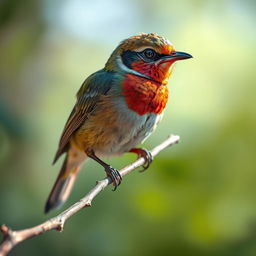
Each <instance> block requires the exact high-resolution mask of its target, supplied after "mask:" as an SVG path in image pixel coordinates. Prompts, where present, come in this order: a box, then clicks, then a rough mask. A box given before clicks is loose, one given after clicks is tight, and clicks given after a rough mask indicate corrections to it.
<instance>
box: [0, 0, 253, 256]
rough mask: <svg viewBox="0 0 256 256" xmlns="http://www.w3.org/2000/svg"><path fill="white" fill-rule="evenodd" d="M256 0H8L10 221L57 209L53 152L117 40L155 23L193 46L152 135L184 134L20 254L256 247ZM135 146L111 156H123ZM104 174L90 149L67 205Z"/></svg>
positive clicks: (5, 60)
mask: <svg viewBox="0 0 256 256" xmlns="http://www.w3.org/2000/svg"><path fill="white" fill-rule="evenodd" d="M255 13H256V2H255V1H253V0H251V1H246V0H245V1H242V0H241V1H238V0H237V1H236V0H234V1H232V0H230V1H228V0H223V1H222V0H216V1H213V0H208V1H207V0H205V1H203V0H193V1H191V0H190V1H189V0H182V1H167V0H166V1H164V0H148V1H146V0H144V1H143V0H141V1H135V0H131V1H128V0H127V1H124V0H123V1H122V0H121V1H118V0H109V1H103V0H94V1H82V0H65V1H57V0H56V1H50V0H41V1H40V0H23V1H19V0H12V1H10V0H6V1H1V2H0V171H1V173H0V223H5V224H7V225H9V226H11V227H12V228H14V229H22V228H26V227H30V226H33V225H36V224H38V223H40V222H42V221H44V220H45V219H46V218H48V217H51V216H54V215H55V214H57V212H60V211H55V212H52V213H50V214H49V215H48V216H45V215H44V214H43V206H44V203H45V200H46V198H47V196H48V193H49V192H50V189H51V187H52V185H53V182H54V181H55V178H56V176H57V173H58V171H59V168H60V165H61V162H62V159H63V158H62V159H61V160H60V161H59V162H58V163H57V164H56V165H55V166H52V165H51V162H52V159H53V156H54V154H55V150H56V148H57V144H58V140H59V136H60V133H61V131H62V128H63V126H64V123H65V121H66V119H67V117H68V115H69V112H70V110H71V108H72V107H73V105H74V103H75V93H76V92H77V90H78V89H79V87H80V85H81V84H82V82H83V80H84V79H85V78H86V77H87V76H88V75H89V74H91V73H92V72H94V71H96V70H98V69H100V68H102V67H103V65H104V64H105V62H106V60H107V58H108V56H109V55H110V53H111V52H112V50H113V49H114V48H115V47H116V45H117V44H118V42H120V41H121V40H123V39H125V38H127V37H129V36H131V35H134V34H138V33H139V32H157V33H159V34H160V35H163V36H165V37H166V38H168V39H169V40H170V41H171V42H173V44H174V45H175V47H176V49H177V50H179V51H186V52H188V53H190V54H192V55H193V56H194V58H193V59H190V60H187V61H180V62H179V63H177V64H176V66H175V70H174V73H173V76H172V78H171V81H170V83H169V89H170V100H169V102H168V106H167V110H166V112H165V116H164V119H163V121H162V123H161V124H160V125H159V127H158V129H157V131H156V132H155V133H154V134H153V135H152V136H151V137H150V138H149V139H148V140H147V142H146V143H145V146H146V147H147V148H152V147H153V146H155V145H157V144H158V143H159V142H161V141H162V140H164V139H165V138H166V137H167V136H168V134H170V133H174V134H179V135H180V136H181V143H180V144H179V145H175V146H174V147H172V148H169V149H167V150H165V151H164V152H163V153H161V154H160V155H159V156H157V157H156V159H155V161H154V163H153V164H152V166H151V168H150V169H149V170H148V171H147V172H146V173H143V174H139V173H138V172H134V173H132V174H131V175H129V176H127V177H125V179H124V181H123V184H122V186H120V187H119V189H118V190H117V192H115V193H114V192H112V191H111V189H110V188H107V189H106V190H105V191H104V192H103V193H101V194H100V195H99V196H98V197H97V198H96V199H95V201H94V202H93V207H91V208H88V209H86V210H83V211H80V212H79V213H78V214H76V215H75V216H73V217H72V218H71V219H70V220H69V221H68V222H67V223H66V226H65V229H64V231H63V232H62V233H58V232H55V231H51V232H48V233H46V234H44V235H42V236H39V237H36V238H33V239H31V240H28V241H26V242H24V243H22V244H20V245H18V246H17V247H16V248H15V249H14V250H13V251H12V253H11V255H49V256H50V255H78V256H79V255H92V256H101V255H104V256H108V255H111V256H115V255H122V256H126V255H127V256H128V255H129V256H130V255H149V256H150V255H175V256H176V255H178V256H179V255H197V256H200V255H210V256H211V255H220V256H221V255H223V256H224V255H230V256H231V255H232V256H247V255H248V256H253V255H256V242H255V241H256V197H255V192H256V168H255V157H256V154H255V153H256V135H255V131H256V113H255V112H256V111H255V110H256V103H255V101H256V99H255V95H256V84H255V81H256V70H255V66H256V61H255V58H256V33H255V31H256V30H255V23H256V22H255V21H256V15H255ZM134 159H135V157H134V156H132V155H129V154H127V155H124V156H122V157H118V158H112V159H105V160H107V161H109V162H110V163H111V164H112V165H113V166H115V167H117V168H121V167H122V166H124V165H125V164H127V163H129V162H131V161H133V160H134ZM103 177H104V173H103V172H102V170H101V168H100V167H99V166H97V164H95V163H93V162H92V161H88V162H87V163H86V164H85V165H84V167H83V170H82V172H81V173H80V176H79V180H78V181H77V183H76V186H75V188H74V191H73V193H72V195H71V197H70V199H69V200H68V202H67V203H66V204H65V206H64V207H63V208H62V209H65V207H67V206H69V205H71V204H72V203H74V202H75V201H77V200H78V199H80V198H81V197H82V196H83V195H84V194H85V193H86V192H87V191H88V190H89V189H90V188H91V187H92V186H93V185H94V184H95V181H96V180H98V179H101V178H103Z"/></svg>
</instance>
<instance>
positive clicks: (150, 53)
mask: <svg viewBox="0 0 256 256" xmlns="http://www.w3.org/2000/svg"><path fill="white" fill-rule="evenodd" d="M143 53H144V55H145V57H147V58H148V59H153V58H154V57H155V56H156V52H155V51H154V50H152V49H146V50H145V51H144V52H143Z"/></svg>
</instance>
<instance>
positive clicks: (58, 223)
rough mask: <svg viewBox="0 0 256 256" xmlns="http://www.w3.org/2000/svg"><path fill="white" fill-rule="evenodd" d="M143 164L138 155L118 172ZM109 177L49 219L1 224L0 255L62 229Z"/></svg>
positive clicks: (171, 139) (168, 143) (174, 139)
mask: <svg viewBox="0 0 256 256" xmlns="http://www.w3.org/2000/svg"><path fill="white" fill-rule="evenodd" d="M179 139H180V138H179V136H177V135H171V136H169V137H168V138H167V139H166V140H165V141H163V142H162V143H161V144H160V145H158V146H156V147H155V148H153V149H152V150H151V154H152V156H153V157H154V156H156V155H157V154H158V153H159V152H160V151H162V150H163V149H165V148H167V147H169V146H172V145H173V144H176V143H178V142H179ZM143 164H145V159H144V158H143V157H140V158H139V159H138V160H136V161H135V162H133V163H132V164H130V165H127V166H126V167H124V168H123V169H122V170H120V174H121V175H122V176H125V175H127V174H129V173H130V172H132V171H134V170H135V169H136V168H138V167H140V166H142V165H143ZM111 182H112V181H111V179H110V178H108V177H107V178H105V179H103V180H100V181H97V183H96V186H95V187H94V188H93V189H92V190H91V191H89V192H88V193H87V194H86V195H85V196H84V197H83V198H82V199H80V200H79V201H78V202H76V203H75V204H73V205H72V206H70V207H69V208H68V209H67V210H65V211H63V212H62V213H60V214H59V215H57V216H56V217H53V218H51V219H49V220H46V221H45V222H43V223H42V224H39V225H37V226H34V227H32V228H28V229H23V230H17V231H15V230H12V229H11V228H9V227H7V226H6V225H2V226H1V232H2V233H3V241H2V243H1V244H0V256H5V255H7V254H8V253H9V252H10V251H11V250H12V249H13V247H14V246H15V245H17V244H18V243H20V242H22V241H24V240H27V239H29V238H31V237H34V236H38V235H40V234H43V233H45V232H46V231H49V230H53V229H55V230H57V231H62V230H63V228H64V224H65V222H66V221H67V220H68V219H69V218H70V217H71V216H72V215H74V214H75V213H76V212H78V211H80V210H81V209H83V208H85V207H89V206H91V202H92V200H93V199H94V198H95V197H96V196H97V195H98V194H99V193H100V192H101V191H102V190H103V189H104V188H105V187H107V186H108V185H109V184H111Z"/></svg>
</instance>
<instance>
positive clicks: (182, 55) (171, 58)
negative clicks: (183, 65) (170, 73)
mask: <svg viewBox="0 0 256 256" xmlns="http://www.w3.org/2000/svg"><path fill="white" fill-rule="evenodd" d="M190 58H193V56H192V55H190V54H189V53H186V52H176V51H175V52H172V54H170V55H166V56H164V57H162V58H161V60H162V61H161V63H165V62H175V61H177V60H185V59H190Z"/></svg>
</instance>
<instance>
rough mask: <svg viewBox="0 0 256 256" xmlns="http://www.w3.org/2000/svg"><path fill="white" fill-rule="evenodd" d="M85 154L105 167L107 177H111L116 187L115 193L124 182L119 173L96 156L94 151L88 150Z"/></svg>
mask: <svg viewBox="0 0 256 256" xmlns="http://www.w3.org/2000/svg"><path fill="white" fill-rule="evenodd" d="M85 153H86V155H87V156H88V157H90V158H91V159H93V160H95V161H96V162H97V163H99V164H100V165H101V166H103V167H104V169H105V172H106V174H107V176H108V177H110V178H111V180H112V182H113V185H114V189H113V191H115V190H116V189H117V187H118V186H119V185H120V184H121V181H122V176H121V174H120V173H119V171H118V170H116V169H115V168H113V167H112V166H110V165H109V164H107V163H105V162H103V161H102V160H101V159H100V158H98V157H97V156H96V155H95V153H94V151H93V150H86V151H85Z"/></svg>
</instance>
